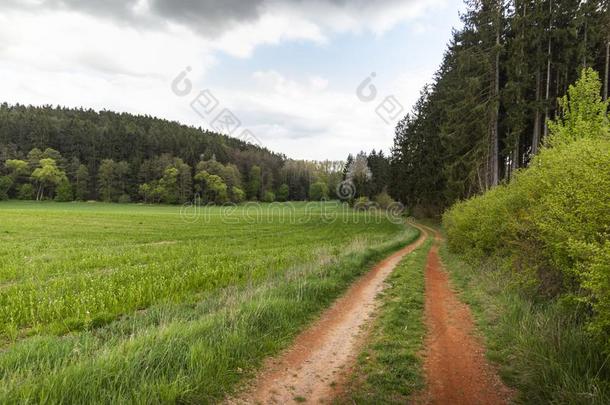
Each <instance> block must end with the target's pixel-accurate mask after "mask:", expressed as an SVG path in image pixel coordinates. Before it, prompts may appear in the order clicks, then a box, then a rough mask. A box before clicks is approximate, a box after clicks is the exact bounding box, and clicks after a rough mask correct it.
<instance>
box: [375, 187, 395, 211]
mask: <svg viewBox="0 0 610 405" xmlns="http://www.w3.org/2000/svg"><path fill="white" fill-rule="evenodd" d="M375 203H376V204H377V207H379V208H381V209H384V210H385V209H388V208H390V207H391V206H392V205H393V204H394V203H395V201H394V200H393V199H392V197H390V195H389V194H388V193H387V192H385V191H382V192H381V193H379V194H377V196H375Z"/></svg>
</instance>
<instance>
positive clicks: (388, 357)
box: [341, 239, 432, 404]
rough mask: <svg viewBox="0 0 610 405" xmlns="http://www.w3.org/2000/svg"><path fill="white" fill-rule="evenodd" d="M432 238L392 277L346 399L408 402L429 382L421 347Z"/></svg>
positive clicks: (360, 401) (373, 402)
mask: <svg viewBox="0 0 610 405" xmlns="http://www.w3.org/2000/svg"><path fill="white" fill-rule="evenodd" d="M431 244H432V241H431V239H428V240H427V241H426V242H425V244H424V245H422V246H421V247H420V248H418V249H417V250H415V251H414V252H413V253H411V254H409V255H407V256H406V257H405V258H404V259H403V260H402V261H401V263H400V264H399V265H398V266H397V268H396V269H395V270H394V272H393V273H392V274H391V275H390V277H389V278H388V284H389V285H388V288H387V289H386V290H384V293H383V295H382V304H381V307H380V309H379V316H378V318H377V319H376V321H375V323H374V325H373V327H372V328H371V335H370V338H369V341H368V342H367V344H366V347H365V348H364V350H363V352H362V353H361V355H360V356H359V359H358V363H357V366H356V368H355V372H354V375H353V377H352V379H351V381H350V383H349V385H348V389H347V391H346V395H345V398H343V399H342V401H341V402H344V403H357V404H403V403H407V402H408V401H409V397H410V396H411V395H412V394H413V393H415V392H417V391H419V390H421V389H422V388H423V387H424V377H423V371H422V362H421V353H420V352H421V350H422V349H423V341H424V336H425V332H426V329H425V324H424V303H425V298H424V288H425V278H424V272H425V267H426V260H427V256H428V251H429V250H430V246H431Z"/></svg>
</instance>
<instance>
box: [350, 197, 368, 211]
mask: <svg viewBox="0 0 610 405" xmlns="http://www.w3.org/2000/svg"><path fill="white" fill-rule="evenodd" d="M353 207H354V209H355V210H357V211H366V210H368V209H369V208H371V200H369V198H368V197H358V198H356V199H355V200H354V205H353Z"/></svg>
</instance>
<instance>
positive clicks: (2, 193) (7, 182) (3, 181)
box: [0, 176, 13, 200]
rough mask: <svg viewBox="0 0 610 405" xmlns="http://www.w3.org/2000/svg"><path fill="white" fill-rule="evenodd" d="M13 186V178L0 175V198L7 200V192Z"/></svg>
mask: <svg viewBox="0 0 610 405" xmlns="http://www.w3.org/2000/svg"><path fill="white" fill-rule="evenodd" d="M11 187H13V179H12V178H11V177H9V176H1V177H0V200H8V192H9V190H10V189H11Z"/></svg>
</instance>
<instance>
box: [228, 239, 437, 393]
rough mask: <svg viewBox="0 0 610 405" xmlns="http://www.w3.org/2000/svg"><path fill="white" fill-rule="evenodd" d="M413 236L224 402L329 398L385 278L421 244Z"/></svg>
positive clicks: (351, 358)
mask: <svg viewBox="0 0 610 405" xmlns="http://www.w3.org/2000/svg"><path fill="white" fill-rule="evenodd" d="M426 238H427V232H426V231H424V230H422V233H421V235H420V237H419V239H418V240H417V241H416V242H414V243H412V244H410V245H409V246H407V247H405V248H403V249H401V250H399V251H398V252H396V253H394V254H393V255H391V256H389V257H388V258H386V259H385V260H383V261H382V262H381V263H379V264H378V265H376V266H375V267H374V268H373V269H372V270H371V271H370V272H368V273H367V274H365V275H364V276H362V277H361V278H360V279H359V280H357V281H356V282H355V283H354V284H353V285H352V286H351V287H350V288H349V289H348V290H347V292H346V293H345V294H344V295H343V296H342V297H341V298H339V299H338V300H337V301H336V302H335V303H334V304H333V305H332V306H331V307H330V308H329V309H328V310H326V311H325V312H324V313H323V314H322V316H321V318H320V319H319V320H318V321H317V322H316V323H315V324H314V325H313V326H311V327H310V328H308V329H307V330H305V331H304V332H303V333H301V334H300V335H299V336H298V337H297V338H296V340H295V342H294V344H293V345H292V346H291V347H290V348H289V349H288V350H287V351H286V352H284V353H283V354H281V355H280V356H278V357H276V358H272V359H270V360H268V361H267V362H266V364H265V366H264V367H263V371H262V372H261V373H260V375H259V376H258V377H257V378H256V379H255V381H254V383H253V384H252V386H251V388H250V389H248V390H247V391H246V392H244V393H243V394H242V395H240V396H239V397H237V398H232V399H229V400H227V401H226V402H227V403H229V404H254V403H259V404H287V403H300V402H304V401H307V403H324V402H330V401H331V400H332V399H333V398H335V397H336V396H337V395H338V394H339V393H341V392H342V391H341V390H342V386H343V383H344V382H345V378H346V376H348V375H349V373H350V370H351V368H352V365H353V364H354V363H355V361H356V357H357V355H358V354H359V350H360V348H361V345H362V343H363V340H364V338H365V337H364V336H363V335H364V333H363V327H364V326H365V325H366V324H367V323H368V322H369V320H370V318H371V317H372V315H373V313H374V311H375V308H376V297H377V295H378V294H379V292H381V290H382V289H383V287H384V281H385V279H386V277H387V276H388V275H389V274H390V273H391V272H392V270H394V268H395V267H396V265H397V264H398V263H399V262H400V260H401V259H402V258H403V257H404V256H405V255H406V254H408V253H410V252H412V251H413V250H415V249H416V248H417V247H419V246H421V245H422V243H423V242H424V241H425V240H426Z"/></svg>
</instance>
